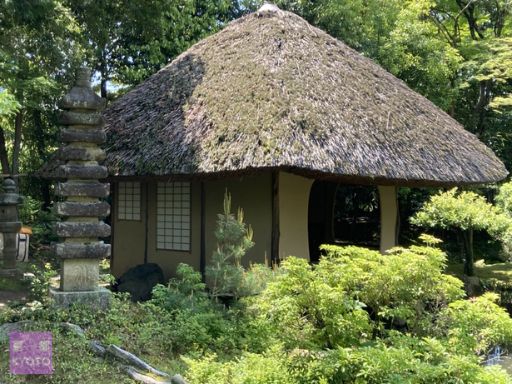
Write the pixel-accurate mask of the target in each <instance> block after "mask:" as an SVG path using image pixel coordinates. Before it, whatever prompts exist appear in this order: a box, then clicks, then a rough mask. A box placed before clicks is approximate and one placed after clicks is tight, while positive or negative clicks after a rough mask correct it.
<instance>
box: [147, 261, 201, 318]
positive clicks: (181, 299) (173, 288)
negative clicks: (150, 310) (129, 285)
mask: <svg viewBox="0 0 512 384" xmlns="http://www.w3.org/2000/svg"><path fill="white" fill-rule="evenodd" d="M151 302H152V303H153V304H155V305H157V306H159V307H162V308H165V309H167V310H183V309H186V310H189V311H199V310H201V309H204V307H205V306H209V305H210V300H209V297H208V294H207V293H206V284H204V283H203V280H202V277H201V274H200V273H199V272H197V271H195V270H194V268H192V267H191V266H189V265H187V264H183V263H180V264H179V265H178V267H177V268H176V277H175V278H171V279H170V280H169V283H168V285H167V286H164V285H161V284H158V285H156V286H155V287H154V288H153V292H152V299H151Z"/></svg>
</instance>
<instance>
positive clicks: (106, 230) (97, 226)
mask: <svg viewBox="0 0 512 384" xmlns="http://www.w3.org/2000/svg"><path fill="white" fill-rule="evenodd" d="M55 229H56V231H57V236H59V237H64V238H67V237H107V236H110V225H108V224H105V223H103V222H98V223H84V222H77V221H64V222H60V223H57V224H56V225H55Z"/></svg>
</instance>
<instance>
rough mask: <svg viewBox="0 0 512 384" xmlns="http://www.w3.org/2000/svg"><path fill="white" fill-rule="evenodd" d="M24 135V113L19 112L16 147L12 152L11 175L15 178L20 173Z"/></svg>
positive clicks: (15, 138) (17, 115) (15, 127)
mask: <svg viewBox="0 0 512 384" xmlns="http://www.w3.org/2000/svg"><path fill="white" fill-rule="evenodd" d="M22 133H23V112H22V111H19V112H18V113H17V114H16V118H15V119H14V145H13V150H12V169H11V173H12V174H13V175H14V176H15V175H18V174H19V173H20V152H21V138H22Z"/></svg>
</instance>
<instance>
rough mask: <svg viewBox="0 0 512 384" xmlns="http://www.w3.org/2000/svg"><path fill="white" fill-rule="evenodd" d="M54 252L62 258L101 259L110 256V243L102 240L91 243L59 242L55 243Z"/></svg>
mask: <svg viewBox="0 0 512 384" xmlns="http://www.w3.org/2000/svg"><path fill="white" fill-rule="evenodd" d="M54 250H55V254H56V255H57V256H59V257H60V258H62V259H78V258H82V259H96V261H97V260H98V259H103V258H105V257H108V256H110V244H105V243H103V242H98V243H92V244H80V243H76V244H75V243H59V244H56V245H55V248H54Z"/></svg>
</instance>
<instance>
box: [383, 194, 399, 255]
mask: <svg viewBox="0 0 512 384" xmlns="http://www.w3.org/2000/svg"><path fill="white" fill-rule="evenodd" d="M379 198H380V251H381V252H382V253H384V252H385V251H387V250H388V249H390V248H393V247H394V246H396V245H397V244H396V238H397V224H398V200H397V187H394V186H382V185H379Z"/></svg>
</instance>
